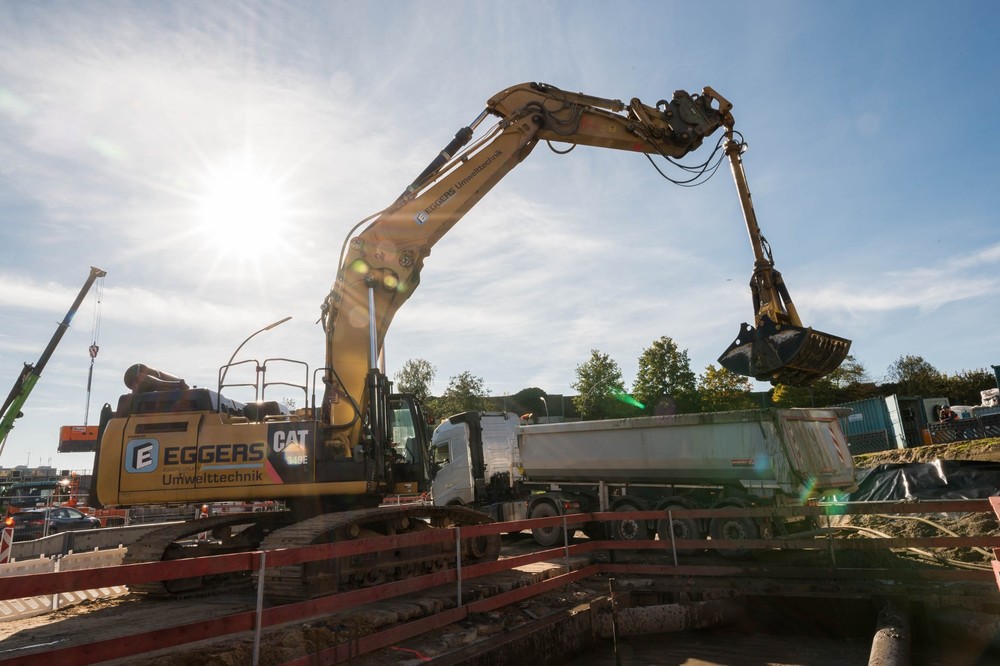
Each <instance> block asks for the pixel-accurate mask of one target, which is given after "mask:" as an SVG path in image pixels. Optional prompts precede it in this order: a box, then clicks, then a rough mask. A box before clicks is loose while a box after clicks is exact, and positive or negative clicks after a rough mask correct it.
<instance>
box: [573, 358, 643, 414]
mask: <svg viewBox="0 0 1000 666" xmlns="http://www.w3.org/2000/svg"><path fill="white" fill-rule="evenodd" d="M571 386H572V387H573V389H574V390H576V392H577V395H576V396H574V397H573V405H574V406H575V407H576V411H577V412H579V414H580V418H582V419H583V420H584V421H588V420H591V419H606V418H620V417H622V416H628V415H632V414H635V413H636V411H637V410H636V409H635V408H634V407H629V406H627V405H625V404H624V403H623V398H624V399H625V402H627V394H626V393H625V382H624V381H623V380H622V371H621V368H619V367H618V363H616V362H615V361H614V360H613V359H612V358H611V357H610V356H608V355H607V354H604V353H601V352H599V351H597V350H596V349H591V350H590V359H588V360H587V362H586V363H583V364H582V365H578V366H577V367H576V381H575V382H574V383H573V384H572V385H571Z"/></svg>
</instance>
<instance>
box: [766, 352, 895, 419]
mask: <svg viewBox="0 0 1000 666" xmlns="http://www.w3.org/2000/svg"><path fill="white" fill-rule="evenodd" d="M877 395H879V387H878V386H877V385H876V384H874V383H872V381H871V380H870V379H869V377H868V371H867V370H866V369H865V366H864V364H863V363H861V361H859V360H858V359H856V358H855V357H854V355H853V354H848V355H847V358H845V359H844V362H843V363H841V364H840V367H839V368H837V369H836V370H834V371H833V372H831V373H830V374H829V375H827V376H826V377H823V378H822V379H820V380H817V381H816V382H814V383H813V384H812V385H810V386H805V387H797V386H785V385H783V384H782V385H779V386H777V387H776V388H775V389H774V395H773V398H772V399H773V401H774V404H775V405H776V406H778V407H782V408H791V407H829V406H830V405H840V404H843V403H845V402H854V401H856V400H864V399H865V398H872V397H875V396H877Z"/></svg>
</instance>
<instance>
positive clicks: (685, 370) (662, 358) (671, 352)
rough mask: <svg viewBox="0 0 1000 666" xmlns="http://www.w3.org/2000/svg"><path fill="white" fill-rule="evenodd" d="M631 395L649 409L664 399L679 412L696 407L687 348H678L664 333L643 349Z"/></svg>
mask: <svg viewBox="0 0 1000 666" xmlns="http://www.w3.org/2000/svg"><path fill="white" fill-rule="evenodd" d="M632 395H633V396H634V397H635V399H636V400H638V401H639V402H640V403H642V404H643V405H644V406H645V407H644V409H645V411H646V412H650V413H652V412H653V411H655V410H656V409H657V407H658V406H659V405H661V404H662V403H664V402H667V401H669V403H670V405H671V408H672V409H671V411H673V408H676V411H678V412H681V413H686V412H695V411H698V394H697V392H696V391H695V375H694V372H692V371H691V359H689V358H688V353H687V350H686V349H685V350H684V351H681V350H680V349H678V348H677V344H676V343H675V342H674V341H673V340H672V339H671V338H669V337H667V336H665V335H664V336H662V337H661V338H660V339H659V340H656V341H654V342H653V344H652V345H650V346H649V347H647V348H646V349H643V350H642V354H641V355H640V356H639V371H638V374H637V376H636V378H635V384H633V386H632Z"/></svg>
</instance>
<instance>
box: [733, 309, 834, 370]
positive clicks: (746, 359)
mask: <svg viewBox="0 0 1000 666" xmlns="http://www.w3.org/2000/svg"><path fill="white" fill-rule="evenodd" d="M850 349H851V341H850V340H847V339H845V338H839V337H837V336H835V335H830V334H829V333H822V332H820V331H814V330H813V329H812V328H802V327H800V326H791V325H788V324H780V325H779V324H775V323H774V322H773V321H771V319H770V318H768V317H764V318H763V319H762V323H761V325H760V326H759V327H757V328H756V329H755V328H754V327H753V326H751V325H750V324H743V326H742V328H740V333H739V335H737V336H736V341H735V342H733V344H731V345H729V348H728V349H726V351H725V352H723V354H722V356H720V357H719V363H720V364H721V365H722V367H724V368H726V369H727V370H729V371H731V372H735V373H737V374H740V375H746V376H748V377H754V378H755V379H757V380H758V381H762V382H771V383H772V384H786V385H788V386H808V385H809V384H812V383H813V382H815V381H816V380H818V379H821V378H822V377H825V376H826V375H828V374H830V373H831V372H833V371H834V370H836V369H837V368H838V367H839V366H840V364H841V362H842V361H843V360H844V358H845V357H846V356H847V352H848V351H850Z"/></svg>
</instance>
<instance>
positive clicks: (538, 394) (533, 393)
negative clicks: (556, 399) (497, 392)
mask: <svg viewBox="0 0 1000 666" xmlns="http://www.w3.org/2000/svg"><path fill="white" fill-rule="evenodd" d="M548 397H549V396H548V393H546V392H545V391H543V390H542V389H540V388H538V387H537V386H532V387H529V388H525V389H521V390H520V391H518V392H517V393H515V394H514V395H512V396H510V402H511V404H510V405H509V408H510V409H513V410H516V411H517V413H518V415H519V416H521V415H524V414H528V413H530V414H534V415H535V417H536V418H538V417H540V416H556V414H554V413H553V414H550V413H549V410H553V411H555V410H554V407H555V405H552V404H551V403H549V402H543V401H542V399H543V398H545V399H546V400H548ZM558 415H559V416H562V413H559V414H558Z"/></svg>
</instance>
